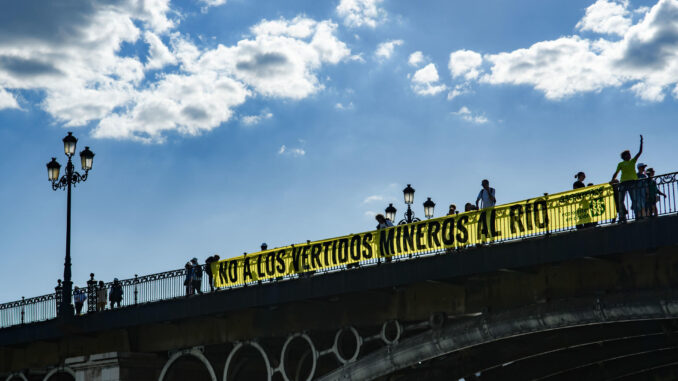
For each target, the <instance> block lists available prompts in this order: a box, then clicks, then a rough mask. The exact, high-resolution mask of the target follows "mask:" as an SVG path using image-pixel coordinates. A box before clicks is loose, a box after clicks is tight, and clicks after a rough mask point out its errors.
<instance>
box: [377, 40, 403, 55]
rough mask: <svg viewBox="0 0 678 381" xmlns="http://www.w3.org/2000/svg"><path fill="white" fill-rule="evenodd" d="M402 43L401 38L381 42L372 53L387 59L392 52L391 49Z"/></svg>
mask: <svg viewBox="0 0 678 381" xmlns="http://www.w3.org/2000/svg"><path fill="white" fill-rule="evenodd" d="M402 44H403V40H391V41H386V42H382V43H381V44H379V45H377V50H376V52H375V53H374V55H375V56H376V57H377V58H380V59H385V60H387V59H389V58H391V55H392V54H393V50H394V49H395V47H396V46H400V45H402Z"/></svg>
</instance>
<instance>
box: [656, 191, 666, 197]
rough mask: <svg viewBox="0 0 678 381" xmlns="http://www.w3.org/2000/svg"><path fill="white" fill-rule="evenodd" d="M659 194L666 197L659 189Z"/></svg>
mask: <svg viewBox="0 0 678 381" xmlns="http://www.w3.org/2000/svg"><path fill="white" fill-rule="evenodd" d="M657 194H660V195H662V196H664V197H666V195H665V194H664V192H662V191H660V190H659V189H657Z"/></svg>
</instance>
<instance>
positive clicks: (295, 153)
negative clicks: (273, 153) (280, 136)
mask: <svg viewBox="0 0 678 381" xmlns="http://www.w3.org/2000/svg"><path fill="white" fill-rule="evenodd" d="M278 155H288V156H292V157H301V156H304V155H306V150H304V149H303V148H289V147H287V146H286V145H284V144H283V145H282V146H280V149H278Z"/></svg>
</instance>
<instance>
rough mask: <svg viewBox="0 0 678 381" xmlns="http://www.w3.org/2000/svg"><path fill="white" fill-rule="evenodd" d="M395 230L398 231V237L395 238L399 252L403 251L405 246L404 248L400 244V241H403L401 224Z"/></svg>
mask: <svg viewBox="0 0 678 381" xmlns="http://www.w3.org/2000/svg"><path fill="white" fill-rule="evenodd" d="M395 231H396V238H395V242H396V250H398V252H399V253H402V252H403V248H402V247H401V245H400V242H401V239H400V236H401V234H402V229H401V226H398V227H396V228H395Z"/></svg>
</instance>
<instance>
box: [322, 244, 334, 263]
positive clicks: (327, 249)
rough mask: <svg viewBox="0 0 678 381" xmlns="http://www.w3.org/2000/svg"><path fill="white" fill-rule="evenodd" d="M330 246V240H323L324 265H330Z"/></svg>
mask: <svg viewBox="0 0 678 381" xmlns="http://www.w3.org/2000/svg"><path fill="white" fill-rule="evenodd" d="M330 246H332V242H331V241H325V242H323V249H324V250H323V254H324V257H325V266H330Z"/></svg>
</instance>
